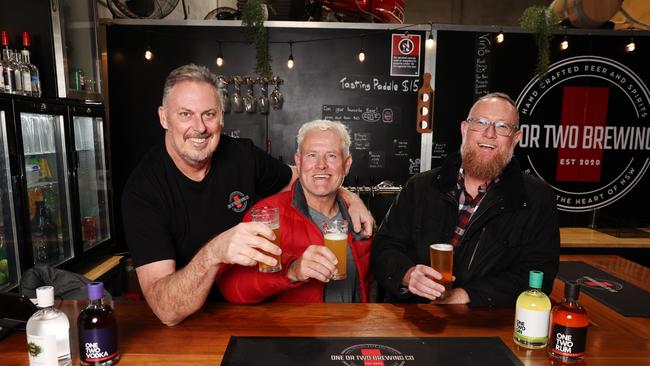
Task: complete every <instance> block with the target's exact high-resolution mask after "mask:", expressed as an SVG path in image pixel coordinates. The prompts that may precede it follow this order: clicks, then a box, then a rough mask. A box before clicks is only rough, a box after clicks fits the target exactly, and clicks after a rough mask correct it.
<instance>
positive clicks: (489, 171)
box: [460, 139, 513, 181]
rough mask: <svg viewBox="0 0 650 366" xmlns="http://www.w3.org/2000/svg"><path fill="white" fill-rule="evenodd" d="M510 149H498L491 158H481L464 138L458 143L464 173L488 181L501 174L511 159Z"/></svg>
mask: <svg viewBox="0 0 650 366" xmlns="http://www.w3.org/2000/svg"><path fill="white" fill-rule="evenodd" d="M512 153H513V151H512V150H509V151H507V150H506V151H502V150H499V151H498V153H497V155H496V156H495V157H494V158H493V159H482V158H481V156H480V155H479V153H478V151H477V148H475V147H473V146H470V144H468V143H467V142H466V141H465V139H463V142H462V144H461V145H460V156H461V159H462V160H461V166H462V167H463V171H464V172H465V174H466V175H467V174H469V175H471V176H472V177H474V178H476V179H480V180H484V181H490V180H492V179H494V178H496V177H498V176H499V174H501V172H502V171H503V168H505V167H506V165H508V163H510V160H511V159H512Z"/></svg>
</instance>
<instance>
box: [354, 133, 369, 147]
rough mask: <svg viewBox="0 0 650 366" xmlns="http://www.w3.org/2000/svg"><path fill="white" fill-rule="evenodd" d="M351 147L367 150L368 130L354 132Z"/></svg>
mask: <svg viewBox="0 0 650 366" xmlns="http://www.w3.org/2000/svg"><path fill="white" fill-rule="evenodd" d="M352 148H353V149H354V150H369V149H370V132H355V133H354V141H353V143H352Z"/></svg>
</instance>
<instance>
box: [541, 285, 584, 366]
mask: <svg viewBox="0 0 650 366" xmlns="http://www.w3.org/2000/svg"><path fill="white" fill-rule="evenodd" d="M579 295H580V284H579V283H577V282H567V283H566V284H565V285H564V301H562V303H561V304H559V305H556V306H555V307H554V308H553V310H552V311H551V328H550V334H549V338H550V342H549V345H548V354H549V355H550V356H551V357H552V358H555V359H559V360H560V361H562V362H564V363H576V362H580V361H581V360H582V359H583V358H584V357H585V345H586V344H587V327H588V326H589V318H588V317H587V312H586V311H585V309H584V308H583V307H582V306H581V305H580V304H579V303H578V296H579Z"/></svg>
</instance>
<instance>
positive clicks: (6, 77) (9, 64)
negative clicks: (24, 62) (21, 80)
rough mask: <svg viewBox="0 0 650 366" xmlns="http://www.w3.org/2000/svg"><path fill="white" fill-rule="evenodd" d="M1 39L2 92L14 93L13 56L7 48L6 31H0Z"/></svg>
mask: <svg viewBox="0 0 650 366" xmlns="http://www.w3.org/2000/svg"><path fill="white" fill-rule="evenodd" d="M0 39H1V40H2V79H3V81H4V92H5V93H8V94H16V74H15V72H14V70H15V64H14V62H13V60H12V59H13V56H12V53H11V50H10V49H9V35H8V34H7V32H6V31H2V32H0Z"/></svg>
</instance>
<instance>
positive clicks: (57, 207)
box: [14, 98, 75, 269]
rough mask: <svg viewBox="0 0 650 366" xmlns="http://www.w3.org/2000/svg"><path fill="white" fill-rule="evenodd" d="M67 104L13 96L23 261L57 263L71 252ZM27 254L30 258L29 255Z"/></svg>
mask: <svg viewBox="0 0 650 366" xmlns="http://www.w3.org/2000/svg"><path fill="white" fill-rule="evenodd" d="M67 118H68V113H67V106H65V105H62V104H57V103H54V102H50V103H47V102H43V101H42V100H37V99H29V98H25V99H16V100H14V121H15V126H16V140H17V154H18V162H19V163H18V164H19V167H20V168H21V169H22V173H23V174H21V175H22V176H21V179H20V196H21V201H22V202H25V203H26V204H25V205H24V207H23V209H22V210H21V211H22V212H21V216H22V217H21V218H20V219H21V220H22V224H23V225H22V227H23V228H24V237H25V240H24V241H23V250H22V252H21V253H22V254H23V255H22V258H21V261H22V263H23V267H24V268H25V269H27V268H30V267H32V266H33V265H35V264H36V265H38V264H45V265H50V266H59V265H61V264H63V263H65V262H67V261H69V260H70V259H72V258H73V257H74V256H75V248H74V241H73V234H72V232H73V231H72V220H71V200H70V193H69V192H71V191H70V174H71V172H70V169H69V163H70V162H69V156H68V149H67V147H66V142H67V140H66V134H65V125H66V119H67ZM30 254H31V257H30Z"/></svg>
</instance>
